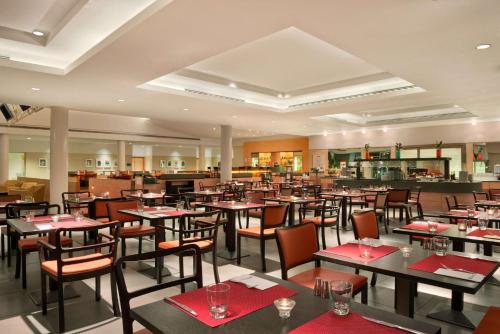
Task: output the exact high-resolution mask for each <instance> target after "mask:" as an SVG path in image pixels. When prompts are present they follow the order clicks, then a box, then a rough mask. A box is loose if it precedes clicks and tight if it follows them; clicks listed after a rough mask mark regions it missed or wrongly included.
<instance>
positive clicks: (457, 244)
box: [453, 239, 465, 252]
mask: <svg viewBox="0 0 500 334" xmlns="http://www.w3.org/2000/svg"><path fill="white" fill-rule="evenodd" d="M453 251H454V252H465V242H463V241H461V240H457V239H453Z"/></svg>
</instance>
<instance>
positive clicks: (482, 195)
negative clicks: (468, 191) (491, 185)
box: [472, 191, 490, 202]
mask: <svg viewBox="0 0 500 334" xmlns="http://www.w3.org/2000/svg"><path fill="white" fill-rule="evenodd" d="M472 196H474V202H477V201H487V200H489V199H490V196H489V195H488V193H487V192H485V191H473V192H472Z"/></svg>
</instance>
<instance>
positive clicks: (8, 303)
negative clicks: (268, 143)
mask: <svg viewBox="0 0 500 334" xmlns="http://www.w3.org/2000/svg"><path fill="white" fill-rule="evenodd" d="M256 223H257V221H255V220H252V224H256ZM394 224H397V223H394ZM381 234H382V235H381V238H382V239H383V240H390V241H398V242H406V241H407V238H406V237H403V236H401V235H395V234H389V235H385V234H384V232H381ZM220 236H221V242H220V245H221V246H222V245H223V241H222V237H223V233H220ZM167 237H168V236H167ZM341 239H342V242H346V241H349V240H352V239H353V234H352V232H342V234H341ZM127 242H128V244H127V252H128V253H129V254H132V253H134V252H136V249H137V242H136V241H135V240H129V241H127ZM327 244H328V245H336V235H335V230H329V231H328V233H327ZM152 246H153V243H152V242H151V241H147V242H145V246H144V249H145V251H147V250H151V249H152ZM242 247H243V249H244V250H246V251H249V252H250V253H251V254H258V252H259V245H258V242H257V241H256V240H250V239H244V240H243V244H242ZM266 247H267V254H266V258H267V259H268V274H269V275H273V276H276V277H280V271H279V264H278V261H279V257H278V252H277V249H276V244H275V242H274V241H268V242H267V246H266ZM415 247H417V246H415ZM467 251H470V252H475V248H474V247H473V246H471V245H469V246H468V249H467ZM495 256H498V254H495ZM206 260H207V261H206V262H204V263H203V279H204V284H209V283H212V282H213V281H214V279H213V272H212V265H211V264H210V263H209V262H208V260H209V256H207V257H206ZM28 261H29V265H28V289H26V290H23V289H22V288H21V282H20V281H19V280H16V279H15V278H14V268H13V267H12V268H7V265H6V261H1V262H0V332H1V333H16V334H22V333H51V332H54V329H55V328H57V308H56V307H55V304H51V305H49V312H48V315H47V316H43V315H42V314H41V311H40V308H39V307H38V306H35V305H34V304H33V302H32V301H31V299H30V297H29V293H30V292H31V291H33V290H37V289H39V287H40V275H39V269H38V268H39V267H38V257H37V255H36V254H32V255H30V256H29V259H28ZM165 264H166V266H167V267H168V268H169V270H170V271H171V272H172V273H173V274H174V275H176V274H177V273H178V261H177V258H176V257H170V258H167V259H165ZM219 264H220V267H219V274H220V277H221V280H227V279H229V278H231V277H234V276H237V275H241V274H245V273H250V272H252V271H253V270H260V260H259V257H258V256H255V255H252V256H250V257H247V258H243V259H242V263H241V266H237V265H236V263H235V261H234V262H230V261H226V260H221V261H220V263H219ZM152 265H153V263H152V262H149V263H140V264H135V265H134V264H133V265H130V266H128V267H127V269H126V270H125V272H126V279H127V282H128V284H129V288H130V289H134V288H139V287H144V286H147V285H150V284H154V283H155V281H154V280H152V279H150V278H148V277H146V276H144V275H143V274H142V273H139V272H138V270H139V269H143V268H144V267H146V266H152ZM304 267H307V266H304ZM185 268H186V271H187V272H189V268H191V265H190V263H189V261H185ZM303 269H304V268H301V267H299V268H296V269H294V270H293V271H292V272H291V273H292V274H293V272H299V271H301V270H303ZM336 269H340V270H345V271H349V272H352V269H349V268H341V267H338V266H337V267H336ZM362 274H365V275H367V276H370V275H371V274H370V273H363V272H362ZM496 277H497V278H498V279H500V274H497V275H496ZM94 284H95V283H94V280H88V281H85V282H84V283H80V282H79V283H73V284H72V285H73V287H75V289H76V290H77V291H78V292H79V294H80V297H78V298H75V299H71V300H67V301H66V302H65V310H66V315H67V319H66V323H67V329H68V332H70V333H106V334H110V333H121V320H120V319H119V318H114V317H113V314H112V310H111V307H110V302H111V295H110V290H109V277H103V279H102V283H101V287H102V296H103V299H102V300H101V301H100V302H96V301H95V300H94V294H93V287H94ZM179 292H180V290H179V289H178V288H170V289H168V290H167V291H166V292H157V293H153V294H150V295H147V296H144V297H141V298H137V300H133V304H132V305H133V306H137V305H141V304H144V303H149V302H151V301H155V300H158V299H161V298H162V297H163V296H164V295H165V293H166V294H168V295H175V294H178V293H179ZM393 296H394V280H393V279H392V278H390V277H386V276H381V275H379V278H378V281H377V285H376V286H375V287H371V288H370V289H369V304H370V305H372V306H375V307H377V308H381V309H385V310H387V311H389V312H394V308H393ZM499 297H500V287H498V286H493V285H486V286H485V287H483V288H482V289H481V290H480V291H479V292H478V293H477V294H476V295H466V296H465V301H466V304H465V308H466V309H473V310H482V311H484V310H485V309H486V307H487V306H490V305H494V306H500V298H499ZM449 298H450V291H449V290H446V289H441V288H436V287H432V286H427V285H423V284H420V285H419V295H418V297H417V298H416V304H415V309H416V318H417V319H420V320H423V321H427V322H430V323H434V324H436V325H439V326H441V327H442V333H443V334H447V333H453V334H455V333H470V331H468V330H465V329H461V328H458V327H454V326H449V325H447V324H445V323H440V322H437V321H434V320H432V319H429V318H427V317H426V314H427V313H428V312H429V311H430V310H431V309H432V308H433V307H435V306H436V305H437V304H439V303H447V304H449V302H450V299H449ZM358 301H359V300H358ZM136 328H137V329H139V328H140V326H139V325H136Z"/></svg>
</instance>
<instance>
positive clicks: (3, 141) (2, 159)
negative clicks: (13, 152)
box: [0, 133, 9, 184]
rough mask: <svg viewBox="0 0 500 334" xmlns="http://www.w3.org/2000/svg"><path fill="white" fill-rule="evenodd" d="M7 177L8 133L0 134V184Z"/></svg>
mask: <svg viewBox="0 0 500 334" xmlns="http://www.w3.org/2000/svg"><path fill="white" fill-rule="evenodd" d="M8 179H9V135H8V134H6V133H2V134H0V184H3V183H4V182H5V181H7V180H8Z"/></svg>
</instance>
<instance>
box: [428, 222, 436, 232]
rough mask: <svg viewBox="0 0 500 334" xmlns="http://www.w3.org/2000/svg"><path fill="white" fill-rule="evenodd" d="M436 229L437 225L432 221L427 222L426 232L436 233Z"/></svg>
mask: <svg viewBox="0 0 500 334" xmlns="http://www.w3.org/2000/svg"><path fill="white" fill-rule="evenodd" d="M437 229H438V223H436V222H433V221H429V222H428V223H427V230H428V231H429V232H430V233H436V232H437Z"/></svg>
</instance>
